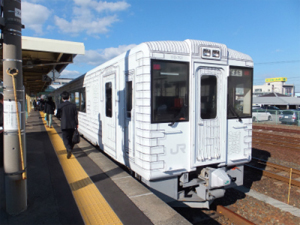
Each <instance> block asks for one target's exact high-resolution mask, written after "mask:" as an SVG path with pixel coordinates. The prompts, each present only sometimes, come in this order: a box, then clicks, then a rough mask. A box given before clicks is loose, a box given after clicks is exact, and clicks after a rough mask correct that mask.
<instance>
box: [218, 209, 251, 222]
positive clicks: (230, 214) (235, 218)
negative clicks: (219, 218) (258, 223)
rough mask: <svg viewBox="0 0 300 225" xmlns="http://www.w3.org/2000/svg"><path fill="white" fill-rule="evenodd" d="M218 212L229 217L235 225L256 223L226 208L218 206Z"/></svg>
mask: <svg viewBox="0 0 300 225" xmlns="http://www.w3.org/2000/svg"><path fill="white" fill-rule="evenodd" d="M216 211H217V213H219V214H221V215H224V216H225V217H227V218H228V219H229V220H230V222H233V223H234V224H237V225H239V224H241V225H254V223H252V222H251V221H249V220H247V219H246V218H244V217H242V216H240V215H239V214H236V213H235V212H233V211H231V210H230V209H228V208H226V207H224V206H221V205H218V206H217V209H216Z"/></svg>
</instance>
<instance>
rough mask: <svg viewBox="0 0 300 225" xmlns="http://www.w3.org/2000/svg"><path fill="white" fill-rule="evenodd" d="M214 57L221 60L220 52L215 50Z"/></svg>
mask: <svg viewBox="0 0 300 225" xmlns="http://www.w3.org/2000/svg"><path fill="white" fill-rule="evenodd" d="M212 56H213V57H214V58H220V51H219V50H213V52H212Z"/></svg>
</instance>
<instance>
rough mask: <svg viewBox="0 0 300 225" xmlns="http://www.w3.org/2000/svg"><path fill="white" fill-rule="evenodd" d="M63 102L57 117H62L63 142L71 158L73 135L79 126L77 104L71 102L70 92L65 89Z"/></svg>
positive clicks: (62, 96) (62, 95)
mask: <svg viewBox="0 0 300 225" xmlns="http://www.w3.org/2000/svg"><path fill="white" fill-rule="evenodd" d="M61 98H62V101H63V102H62V103H60V104H59V105H58V107H57V113H56V117H57V118H59V119H61V126H60V128H61V131H62V135H63V142H64V145H65V147H66V149H67V153H68V154H67V158H68V159H69V158H71V155H72V149H73V147H74V144H73V143H72V136H73V133H74V130H75V129H77V128H78V112H77V108H76V105H75V104H74V103H71V102H69V98H70V94H69V93H68V92H66V91H64V92H63V93H62V94H61Z"/></svg>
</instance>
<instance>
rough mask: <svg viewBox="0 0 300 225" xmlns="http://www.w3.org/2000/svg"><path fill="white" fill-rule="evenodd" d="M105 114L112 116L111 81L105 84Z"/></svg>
mask: <svg viewBox="0 0 300 225" xmlns="http://www.w3.org/2000/svg"><path fill="white" fill-rule="evenodd" d="M105 115H106V117H112V83H111V82H108V83H106V84H105Z"/></svg>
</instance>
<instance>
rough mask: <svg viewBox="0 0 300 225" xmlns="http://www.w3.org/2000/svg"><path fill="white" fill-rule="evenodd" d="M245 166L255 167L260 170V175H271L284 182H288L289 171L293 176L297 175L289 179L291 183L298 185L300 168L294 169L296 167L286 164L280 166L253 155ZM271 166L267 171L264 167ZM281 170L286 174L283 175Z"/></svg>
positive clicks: (299, 184)
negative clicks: (292, 167) (270, 169)
mask: <svg viewBox="0 0 300 225" xmlns="http://www.w3.org/2000/svg"><path fill="white" fill-rule="evenodd" d="M246 166H248V167H250V168H252V169H255V170H259V171H262V175H264V176H267V177H271V178H274V179H276V180H280V181H283V182H285V183H289V182H290V179H289V173H290V172H291V173H292V174H291V176H292V178H293V177H297V178H298V179H291V184H292V185H294V186H297V187H300V179H299V177H300V170H296V169H292V170H291V168H289V167H286V166H282V165H278V164H275V163H270V162H267V161H265V160H262V159H258V158H255V157H253V158H252V161H251V163H249V164H246ZM267 167H269V168H272V171H267V170H266V168H267ZM282 171H285V172H286V174H287V176H284V175H282V174H281V172H282Z"/></svg>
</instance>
